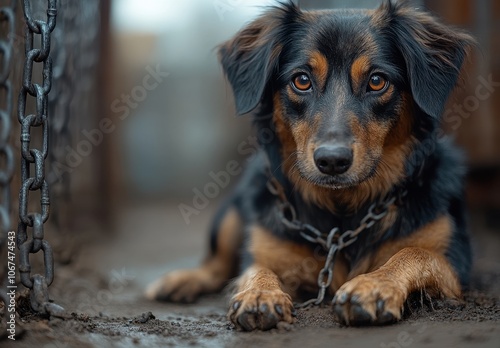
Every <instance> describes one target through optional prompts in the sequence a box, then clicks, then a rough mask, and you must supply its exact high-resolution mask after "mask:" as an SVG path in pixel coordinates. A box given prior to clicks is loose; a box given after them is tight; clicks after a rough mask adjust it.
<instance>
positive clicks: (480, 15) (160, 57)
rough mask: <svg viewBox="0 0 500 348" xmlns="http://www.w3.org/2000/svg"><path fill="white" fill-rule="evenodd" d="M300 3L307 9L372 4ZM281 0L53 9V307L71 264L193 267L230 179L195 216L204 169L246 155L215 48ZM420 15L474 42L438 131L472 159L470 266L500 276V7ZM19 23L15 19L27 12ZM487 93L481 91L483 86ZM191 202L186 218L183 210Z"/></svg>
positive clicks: (140, 270)
mask: <svg viewBox="0 0 500 348" xmlns="http://www.w3.org/2000/svg"><path fill="white" fill-rule="evenodd" d="M2 1H4V0H2ZM297 2H298V3H299V4H300V5H301V7H302V8H305V9H312V8H340V7H353V6H355V7H368V8H374V7H376V6H378V4H379V3H380V1H379V0H363V1H356V2H355V4H354V2H352V1H347V0H322V1H319V0H300V1H297ZM35 3H37V4H39V8H34V9H33V11H34V13H38V14H39V15H40V16H42V15H44V8H45V7H46V2H44V1H39V2H35ZM276 3H277V2H276V1H272V0H245V1H236V0H231V1H229V0H214V1H212V0H183V1H174V0H100V1H98V0H88V1H87V0H86V1H69V0H61V1H60V3H59V6H60V7H61V9H60V11H59V16H58V19H57V21H58V22H57V27H56V31H55V32H54V34H53V35H54V37H53V46H54V48H53V56H54V66H55V72H54V84H53V90H52V92H51V94H50V96H51V101H50V113H51V114H50V115H49V118H51V117H52V121H51V122H52V125H53V126H51V132H52V140H51V150H50V151H51V152H50V153H51V155H50V156H51V157H50V158H49V164H48V167H47V170H48V171H49V172H50V184H51V190H52V191H51V192H52V198H53V200H52V213H51V217H50V220H49V223H50V224H51V226H50V228H47V229H46V235H45V237H46V239H48V240H49V241H50V242H51V243H52V244H53V246H54V249H55V252H56V256H55V259H56V265H57V266H58V268H56V269H59V270H60V271H57V272H56V285H55V286H54V289H55V290H51V291H55V294H56V295H54V297H55V298H58V297H59V298H62V299H63V300H62V302H66V303H71V299H70V298H67V296H69V295H67V294H65V292H64V291H63V290H59V291H58V290H57V289H64V287H62V286H60V287H58V285H57V284H62V283H61V282H62V280H57V279H63V280H64V279H67V278H69V277H70V276H69V275H70V274H73V273H72V272H74V269H75V268H76V269H78V270H79V272H81V273H79V274H86V273H84V272H85V270H86V272H87V273H88V274H91V273H92V272H94V271H95V269H96V264H99V266H98V267H100V268H101V269H102V270H104V269H114V268H120V267H127V269H131V270H132V271H134V272H135V274H136V275H137V278H136V280H137V282H138V284H139V285H138V288H139V289H140V288H143V287H144V286H145V284H146V283H147V282H149V281H151V280H153V279H154V278H155V277H156V276H158V275H160V274H161V273H163V272H164V271H166V270H168V269H172V268H176V267H179V266H183V267H184V266H190V265H194V264H195V263H196V261H197V259H199V258H201V257H202V256H203V252H204V246H205V244H206V241H207V237H206V232H205V231H207V230H208V226H209V222H210V219H211V216H212V215H213V213H214V210H215V209H216V207H217V204H218V202H219V201H220V200H221V199H223V197H224V196H225V195H227V194H228V192H229V191H230V187H231V186H232V185H233V184H234V183H236V181H237V179H238V175H234V176H231V180H230V183H229V185H227V186H226V187H220V186H219V187H218V189H216V190H215V191H211V193H210V197H207V199H206V201H207V202H206V204H205V203H204V204H202V205H203V207H198V208H196V207H194V204H193V198H194V197H195V196H196V195H198V194H199V192H202V193H203V192H204V190H205V188H206V187H207V185H209V184H213V183H214V179H213V175H211V174H210V173H212V174H214V173H218V172H220V171H224V170H226V167H227V165H228V163H233V164H236V165H238V166H241V167H243V166H244V165H245V162H246V160H247V159H248V157H249V156H250V154H251V150H252V138H249V136H251V134H252V129H251V122H250V119H249V118H245V117H236V116H235V111H234V103H233V100H232V95H231V90H230V88H229V86H228V84H227V83H226V82H225V80H224V78H223V74H222V70H221V68H220V66H219V64H218V61H217V55H216V50H217V45H219V44H220V43H222V42H224V41H225V40H227V39H229V38H230V37H231V36H232V35H234V33H235V32H236V31H237V30H239V29H240V28H241V27H242V26H243V25H245V23H248V22H249V21H251V20H252V19H253V18H255V16H257V15H258V14H260V13H262V11H263V10H264V9H265V6H268V5H272V4H276ZM415 5H416V6H419V7H423V8H428V9H429V10H431V11H434V12H435V13H436V14H437V15H439V16H440V17H442V18H443V19H444V20H445V21H446V22H448V23H450V24H454V25H457V26H459V27H462V28H464V29H467V30H469V31H470V32H471V33H472V34H473V35H474V36H475V37H476V38H477V39H478V41H479V44H480V45H479V46H480V49H479V50H477V51H475V52H474V55H473V57H472V59H471V60H470V62H468V63H467V65H466V67H465V69H464V77H465V78H464V81H463V88H461V89H460V90H457V92H456V93H455V95H454V97H453V98H452V99H451V100H450V103H449V106H448V107H447V118H446V120H445V121H444V124H443V127H444V128H445V129H446V130H447V131H448V132H449V133H450V134H453V135H454V136H455V137H456V141H457V143H458V144H459V145H460V146H461V147H462V148H464V149H465V151H466V152H467V155H468V160H469V168H470V171H469V176H468V183H467V201H468V205H469V207H470V211H471V218H470V219H471V226H472V234H473V236H474V239H475V242H474V245H475V250H476V255H477V257H476V260H477V264H478V265H480V267H481V269H483V270H490V271H491V272H499V270H500V267H499V266H500V260H499V259H498V255H497V251H498V246H499V245H500V243H499V240H500V233H499V232H500V1H496V0H439V1H438V0H432V1H431V0H422V1H415ZM17 16H18V17H19V18H22V12H21V11H18V13H17ZM17 30H18V31H17V32H18V33H19V36H18V37H17V38H18V40H17V45H16V52H15V54H16V57H22V55H23V53H24V52H23V47H22V43H23V38H22V20H19V21H18V29H17ZM21 73H22V65H21V64H14V67H13V72H12V74H11V79H12V80H13V83H14V84H15V85H16V88H18V87H19V85H20V80H21V75H22V74H21ZM487 81H494V83H493V84H491V83H490V84H489V85H488V83H487ZM486 85H488V86H489V87H485V88H486V89H484V88H483V87H481V91H482V92H483V93H481V94H480V95H478V94H477V93H478V92H477V89H478V87H479V86H486ZM15 90H16V91H17V89H15ZM485 90H487V91H488V95H487V96H486V97H485V96H484V91H485ZM15 95H17V93H15ZM29 107H31V108H33V105H31V106H29ZM13 124H14V126H13V127H14V130H15V132H14V131H13V134H15V135H13V136H12V138H11V139H12V142H13V144H14V149H15V153H19V147H20V144H19V140H18V139H19V137H18V135H17V134H19V133H18V132H19V129H18V126H17V125H16V124H17V122H13ZM17 156H18V155H17ZM234 162H235V163H234ZM16 163H18V162H16ZM16 166H17V165H16ZM17 174H18V173H16V175H15V176H14V179H13V182H12V187H13V192H14V194H13V198H12V199H13V201H14V206H15V204H17V202H16V201H17V198H16V193H15V192H16V191H17V190H18V188H19V184H20V182H19V176H18V175H17ZM186 206H189V207H191V208H192V209H191V210H189V213H188V214H186V209H185V208H186ZM14 211H17V209H14ZM183 211H184V213H183ZM16 219H17V217H14V218H13V220H12V221H16ZM12 228H14V227H12ZM492 255H493V256H492ZM37 257H38V256H35V257H34V259H36V258H37ZM66 266H68V267H66ZM65 274H66V275H67V278H65ZM58 277H59V278H58ZM57 282H59V283H57ZM65 296H66V297H65Z"/></svg>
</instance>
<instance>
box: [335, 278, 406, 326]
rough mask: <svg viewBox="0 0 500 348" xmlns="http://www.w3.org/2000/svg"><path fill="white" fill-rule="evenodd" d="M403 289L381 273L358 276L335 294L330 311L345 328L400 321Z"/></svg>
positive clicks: (404, 298)
mask: <svg viewBox="0 0 500 348" xmlns="http://www.w3.org/2000/svg"><path fill="white" fill-rule="evenodd" d="M406 297H407V294H406V291H405V288H404V287H403V286H402V285H400V284H399V283H398V282H397V280H395V279H392V278H390V277H388V276H385V275H382V274H375V273H371V274H362V275H359V276H357V277H356V278H354V279H352V280H350V281H348V282H347V283H345V284H344V285H342V287H340V289H339V290H337V292H336V294H335V298H334V299H333V308H334V311H335V313H336V314H337V316H338V318H339V320H340V321H341V322H343V323H344V324H346V325H354V326H357V325H383V324H390V323H392V322H395V321H397V320H399V319H401V314H402V310H403V306H404V302H405V301H406Z"/></svg>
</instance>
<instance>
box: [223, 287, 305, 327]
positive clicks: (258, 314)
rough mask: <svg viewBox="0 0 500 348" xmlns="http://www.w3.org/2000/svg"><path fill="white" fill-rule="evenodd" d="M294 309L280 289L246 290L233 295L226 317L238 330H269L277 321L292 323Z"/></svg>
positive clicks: (289, 299)
mask: <svg viewBox="0 0 500 348" xmlns="http://www.w3.org/2000/svg"><path fill="white" fill-rule="evenodd" d="M294 316H295V309H294V308H293V303H292V299H291V297H290V295H288V294H286V293H284V292H283V291H281V290H246V291H243V292H240V293H238V294H236V295H234V296H233V298H232V299H231V302H230V307H229V313H228V314H227V317H228V319H229V320H230V321H231V322H232V323H233V324H234V325H235V326H236V327H237V328H238V329H240V330H245V331H252V330H255V329H259V330H270V329H272V328H274V327H276V325H277V324H278V323H279V322H286V323H289V324H292V323H293V322H294Z"/></svg>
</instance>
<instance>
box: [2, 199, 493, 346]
mask: <svg viewBox="0 0 500 348" xmlns="http://www.w3.org/2000/svg"><path fill="white" fill-rule="evenodd" d="M214 206H215V205H214ZM211 215H212V210H211V209H208V210H207V211H204V212H203V213H202V214H201V215H200V216H199V217H198V218H197V219H196V220H195V221H193V223H191V224H190V225H189V226H186V225H185V223H184V222H183V221H182V218H181V217H180V215H179V213H178V211H177V209H176V207H175V206H170V205H168V204H164V203H154V204H151V203H148V204H144V203H143V204H130V205H127V206H125V207H123V208H122V209H121V210H120V211H119V212H118V213H117V214H116V219H115V221H116V224H115V228H114V229H115V230H116V232H115V233H108V234H106V235H105V237H103V236H101V237H97V236H96V237H95V238H92V240H93V243H92V244H82V245H85V247H84V248H83V247H82V248H80V250H79V252H78V254H75V257H74V260H73V262H71V263H70V264H68V265H66V266H59V267H58V268H57V270H56V280H55V281H54V284H53V285H52V286H51V289H50V291H51V297H52V298H53V299H54V301H55V302H57V303H59V304H61V305H63V306H64V307H65V309H66V310H67V313H68V318H66V319H57V318H51V319H46V318H42V317H39V316H37V315H33V314H30V313H29V311H26V310H24V308H27V307H28V306H26V304H25V303H23V302H22V301H21V303H20V304H19V306H20V307H21V308H19V309H20V310H21V312H22V317H21V318H20V324H19V325H18V337H17V340H16V342H11V341H7V340H5V339H3V340H2V341H0V346H2V347H45V348H49V347H51V348H63V347H169V346H172V347H233V346H238V347H255V346H260V347H283V346H286V347H327V346H337V347H391V348H397V347H495V348H500V253H499V251H500V234H499V230H498V228H497V227H498V225H496V224H494V223H493V224H492V223H491V222H490V223H488V221H487V219H486V218H485V216H484V214H475V215H474V218H473V221H472V224H473V229H474V250H475V254H476V264H475V271H474V276H473V285H472V289H471V291H469V292H467V293H466V294H465V299H464V304H463V305H461V306H455V307H450V306H449V305H448V304H445V303H440V302H434V303H432V304H431V303H429V302H428V301H425V303H424V304H423V306H422V305H421V303H420V301H415V302H412V303H410V305H409V307H408V308H407V310H406V315H405V320H404V321H402V322H400V323H398V324H395V325H391V326H387V327H373V328H348V327H344V326H341V325H339V324H337V323H336V321H335V318H334V316H333V315H332V313H331V310H330V308H329V307H328V306H325V307H322V308H312V309H306V310H300V311H299V312H298V317H297V322H296V324H295V325H293V326H292V327H281V328H280V329H275V330H271V331H269V332H252V333H244V332H237V331H235V330H234V329H233V328H232V327H231V325H230V324H229V323H228V322H227V321H226V318H225V312H226V302H225V297H224V296H223V295H213V296H208V297H205V298H203V299H201V300H200V301H199V302H198V303H196V304H193V305H175V304H166V303H155V302H150V301H146V300H144V299H143V298H142V291H143V289H144V287H145V286H146V284H147V283H149V282H150V281H152V280H153V279H155V278H156V277H157V276H159V275H160V274H162V273H163V272H164V271H166V270H170V269H175V268H179V267H190V266H193V265H195V264H196V263H197V262H198V260H199V259H200V258H201V256H202V253H203V246H204V244H205V241H206V238H205V235H204V230H205V228H206V226H207V224H208V221H209V219H210V216H211ZM21 327H22V330H23V333H20V331H21ZM3 331H4V330H2V332H3Z"/></svg>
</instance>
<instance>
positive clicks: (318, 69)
mask: <svg viewBox="0 0 500 348" xmlns="http://www.w3.org/2000/svg"><path fill="white" fill-rule="evenodd" d="M309 65H310V66H311V68H312V72H313V74H314V75H315V77H316V79H317V81H318V82H319V88H320V89H321V90H322V89H323V88H324V87H325V84H326V78H327V77H328V60H327V59H326V57H325V56H324V55H323V54H322V53H320V52H319V51H314V52H313V53H312V54H311V58H310V59H309Z"/></svg>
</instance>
